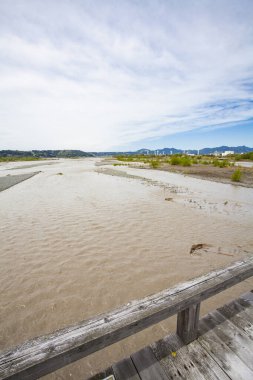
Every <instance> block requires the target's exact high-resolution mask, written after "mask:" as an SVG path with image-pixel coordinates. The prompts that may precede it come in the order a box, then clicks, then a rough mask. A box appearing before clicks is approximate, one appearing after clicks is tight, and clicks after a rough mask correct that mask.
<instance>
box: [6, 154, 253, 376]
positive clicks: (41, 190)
mask: <svg viewBox="0 0 253 380" xmlns="http://www.w3.org/2000/svg"><path fill="white" fill-rule="evenodd" d="M34 165H36V167H35V166H34ZM34 165H33V164H27V163H26V164H25V163H10V164H2V165H1V166H0V177H3V176H6V175H8V174H9V175H18V174H24V173H30V172H32V171H38V170H40V171H41V172H40V173H39V174H37V175H35V176H34V177H32V178H30V179H28V180H26V181H24V182H21V183H19V184H17V185H15V186H13V187H11V188H9V189H7V190H5V191H2V192H0V221H1V224H0V242H1V245H0V282H1V303H0V321H1V330H0V348H1V350H5V349H8V348H10V347H12V346H14V345H17V344H19V343H22V342H23V341H25V340H27V339H30V338H33V337H35V336H38V335H43V334H46V333H49V332H52V331H54V330H56V329H59V328H62V327H65V326H67V325H69V324H73V323H76V322H78V321H81V320H84V319H87V318H89V317H92V316H95V315H97V314H99V313H102V312H105V311H109V310H111V309H113V308H115V307H118V306H120V305H122V304H124V303H127V302H128V301H130V300H133V299H138V298H141V297H144V296H147V295H149V294H151V293H155V292H158V291H160V290H162V289H165V288H168V287H170V286H172V285H175V284H176V283H178V282H181V281H186V280H188V279H190V278H192V277H195V276H198V275H200V274H203V273H206V272H209V271H210V270H212V269H215V268H219V267H221V266H224V265H227V264H228V263H230V262H232V261H235V260H237V259H240V258H242V257H246V256H247V255H249V254H251V253H252V252H253V235H252V225H253V190H252V189H248V188H241V187H238V186H233V185H225V184H219V183H214V182H209V181H204V180H199V179H195V178H189V177H185V176H183V175H177V174H172V173H167V172H160V171H155V170H145V169H133V168H132V169H131V168H127V167H121V166H120V167H114V166H111V165H103V162H102V160H101V159H99V158H96V159H95V158H87V159H80V160H64V159H62V160H58V161H52V162H48V161H47V162H45V163H44V162H39V163H36V164H34ZM59 173H62V174H59ZM171 198H172V199H171ZM165 199H167V200H165ZM168 199H169V200H168ZM198 243H203V244H207V245H208V246H209V247H210V248H209V249H207V250H206V252H201V253H200V254H196V255H190V253H189V252H190V249H191V246H192V244H198ZM252 285H253V283H252V280H247V281H245V282H243V283H242V284H239V285H237V286H236V287H234V288H232V289H230V290H228V291H226V292H224V293H222V294H220V295H219V296H216V297H214V298H212V299H210V300H208V301H207V302H204V303H203V305H202V310H201V312H202V314H204V313H206V312H207V311H208V310H212V309H215V308H216V307H217V306H218V305H221V304H223V303H225V302H226V301H228V300H230V299H233V298H234V297H235V296H236V295H239V294H240V293H242V292H244V291H248V290H249V289H250V288H252ZM174 329H175V318H171V319H169V320H168V321H165V322H163V323H161V324H159V325H157V326H154V327H152V328H150V329H147V330H145V331H143V332H141V333H139V334H136V335H135V336H133V337H131V338H128V339H126V340H124V341H122V342H120V343H118V344H116V345H114V346H112V347H109V348H107V349H105V350H103V351H101V352H98V353H96V354H93V355H91V356H90V357H88V358H85V359H83V360H81V361H79V362H77V363H75V364H72V365H70V366H68V367H66V368H64V369H61V370H59V371H57V372H55V373H54V374H51V375H48V376H47V377H45V378H46V379H70V378H71V379H79V378H84V379H85V378H88V377H89V376H90V375H92V374H95V373H96V372H97V371H99V370H101V369H103V368H105V367H106V366H108V365H110V364H112V362H114V361H116V360H119V359H121V358H122V357H124V356H126V355H129V354H130V353H132V352H133V351H136V350H138V349H139V348H141V347H143V346H145V345H146V344H148V343H150V342H152V341H154V340H156V339H159V338H160V337H162V336H164V335H165V334H168V333H169V332H170V331H171V332H172V331H174Z"/></svg>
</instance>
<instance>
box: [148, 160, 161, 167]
mask: <svg viewBox="0 0 253 380" xmlns="http://www.w3.org/2000/svg"><path fill="white" fill-rule="evenodd" d="M150 166H151V168H153V169H156V168H158V167H159V166H160V162H159V161H158V160H151V161H150Z"/></svg>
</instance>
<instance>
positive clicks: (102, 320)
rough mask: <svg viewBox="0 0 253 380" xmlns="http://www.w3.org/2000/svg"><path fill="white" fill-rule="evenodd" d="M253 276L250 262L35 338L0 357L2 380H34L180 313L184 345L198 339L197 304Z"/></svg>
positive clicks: (207, 275) (178, 328) (247, 261)
mask: <svg viewBox="0 0 253 380" xmlns="http://www.w3.org/2000/svg"><path fill="white" fill-rule="evenodd" d="M252 275H253V257H251V258H248V259H245V260H242V261H239V262H236V263H234V264H232V265H230V266H229V267H227V268H225V269H221V270H215V271H213V272H211V273H209V274H206V275H204V276H201V277H199V278H196V279H194V280H191V281H188V282H185V283H182V284H179V285H177V286H175V287H173V288H170V289H166V290H163V291H162V292H160V293H157V294H154V295H151V296H149V297H146V298H144V299H142V300H138V301H132V302H130V303H128V304H127V305H125V306H122V307H120V308H118V309H116V310H114V311H111V312H109V313H106V314H103V315H99V316H97V317H95V318H92V319H89V320H86V321H82V322H80V323H79V324H76V325H74V326H70V327H67V328H64V329H62V330H58V331H56V332H54V333H52V334H49V335H46V336H42V337H39V338H35V339H33V340H30V341H27V342H25V343H24V344H22V345H20V346H18V347H15V348H13V349H11V350H9V351H7V352H4V353H2V354H1V355H0V379H22V380H24V379H38V378H39V377H41V376H44V375H46V374H48V373H50V372H53V371H55V370H57V369H59V368H61V367H63V366H66V365H67V364H70V363H72V362H74V361H76V360H79V359H81V358H83V357H85V356H87V355H89V354H91V353H93V352H95V351H98V350H101V349H102V348H105V347H107V346H109V345H111V344H113V343H115V342H118V341H120V340H122V339H124V338H126V337H128V336H130V335H133V334H135V333H137V332H138V331H141V330H143V329H145V328H146V327H149V326H151V325H153V324H155V323H158V322H160V321H162V320H164V319H165V318H168V317H170V316H172V315H174V314H178V322H177V333H178V335H179V336H180V337H181V338H182V339H183V341H184V342H185V343H189V342H191V341H192V340H194V339H196V337H197V329H198V318H199V309H200V302H201V301H203V300H205V299H207V298H209V297H211V296H213V295H215V294H217V293H219V292H222V291H223V290H225V289H227V288H229V287H231V286H233V285H235V284H237V283H239V282H241V281H243V280H245V279H247V278H249V277H250V276H252Z"/></svg>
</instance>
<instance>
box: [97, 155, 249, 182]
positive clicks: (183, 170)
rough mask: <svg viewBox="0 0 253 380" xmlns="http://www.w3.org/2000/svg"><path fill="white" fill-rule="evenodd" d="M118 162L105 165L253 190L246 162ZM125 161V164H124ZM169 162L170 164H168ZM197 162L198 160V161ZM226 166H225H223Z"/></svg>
mask: <svg viewBox="0 0 253 380" xmlns="http://www.w3.org/2000/svg"><path fill="white" fill-rule="evenodd" d="M128 159H129V158H126V161H124V158H123V160H121V159H120V160H118V159H117V158H112V159H111V160H108V159H105V161H104V162H105V164H106V163H107V164H111V165H114V166H118V165H127V166H129V167H132V168H141V169H150V168H152V169H153V170H161V171H167V172H171V173H178V174H183V175H187V176H191V177H195V178H200V179H204V180H208V181H214V182H219V183H227V184H233V185H235V186H244V187H250V188H253V167H252V166H250V164H251V162H250V163H249V166H246V165H245V162H242V164H241V165H240V162H236V163H235V164H234V163H230V162H226V161H219V160H216V161H215V162H216V166H214V165H213V164H212V163H211V161H206V160H204V161H203V162H204V163H194V164H192V163H191V161H190V159H189V161H188V162H187V164H186V165H172V164H170V158H168V159H166V158H159V157H158V158H157V159H148V158H147V160H146V161H145V160H143V159H140V160H139V161H138V158H137V157H134V161H132V162H131V161H130V162H129V161H128ZM122 161H123V162H122ZM167 161H168V162H167ZM196 161H197V160H196ZM219 162H220V166H219ZM223 164H224V166H223ZM238 170H239V172H240V178H239V180H238V181H235V180H233V179H232V178H233V175H234V173H235V171H238Z"/></svg>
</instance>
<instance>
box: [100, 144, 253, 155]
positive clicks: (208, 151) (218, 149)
mask: <svg viewBox="0 0 253 380" xmlns="http://www.w3.org/2000/svg"><path fill="white" fill-rule="evenodd" d="M225 151H233V152H235V153H248V152H252V151H253V148H249V147H247V146H244V145H243V146H219V147H214V148H203V149H200V150H199V151H198V150H197V149H187V150H183V149H175V148H163V149H153V150H152V149H145V148H142V149H139V150H136V151H129V152H93V153H92V154H93V155H94V156H115V155H120V154H129V155H132V154H147V155H149V154H158V155H161V154H177V153H188V154H214V153H216V152H218V153H224V152H225Z"/></svg>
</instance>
